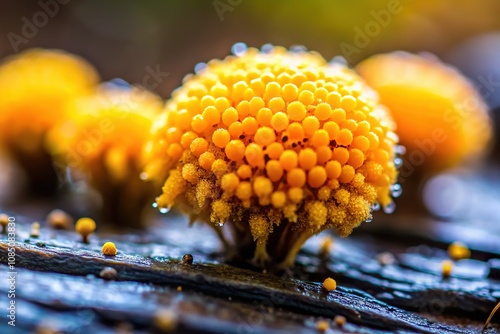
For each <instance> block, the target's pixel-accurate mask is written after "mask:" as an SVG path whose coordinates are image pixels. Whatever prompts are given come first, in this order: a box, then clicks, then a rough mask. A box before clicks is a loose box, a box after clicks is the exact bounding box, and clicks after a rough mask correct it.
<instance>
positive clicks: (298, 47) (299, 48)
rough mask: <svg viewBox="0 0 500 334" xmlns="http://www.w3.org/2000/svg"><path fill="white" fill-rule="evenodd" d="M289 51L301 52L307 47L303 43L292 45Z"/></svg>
mask: <svg viewBox="0 0 500 334" xmlns="http://www.w3.org/2000/svg"><path fill="white" fill-rule="evenodd" d="M290 51H291V52H295V53H303V52H307V48H306V47H305V46H304V45H292V46H291V47H290Z"/></svg>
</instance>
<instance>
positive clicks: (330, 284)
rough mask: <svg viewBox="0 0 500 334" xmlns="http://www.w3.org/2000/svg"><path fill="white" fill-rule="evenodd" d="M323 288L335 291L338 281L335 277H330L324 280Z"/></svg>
mask: <svg viewBox="0 0 500 334" xmlns="http://www.w3.org/2000/svg"><path fill="white" fill-rule="evenodd" d="M323 288H325V289H326V290H328V291H333V290H335V289H337V282H336V281H335V280H334V279H333V278H331V277H328V278H327V279H325V280H324V281H323Z"/></svg>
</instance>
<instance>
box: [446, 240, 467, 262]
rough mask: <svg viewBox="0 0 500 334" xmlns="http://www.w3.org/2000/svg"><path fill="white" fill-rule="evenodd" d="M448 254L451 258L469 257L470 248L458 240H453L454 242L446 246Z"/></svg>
mask: <svg viewBox="0 0 500 334" xmlns="http://www.w3.org/2000/svg"><path fill="white" fill-rule="evenodd" d="M448 254H449V255H450V257H451V258H452V259H453V260H462V259H468V258H470V250H469V248H468V247H467V246H466V245H465V244H464V243H461V242H459V241H455V242H454V243H452V244H450V246H448Z"/></svg>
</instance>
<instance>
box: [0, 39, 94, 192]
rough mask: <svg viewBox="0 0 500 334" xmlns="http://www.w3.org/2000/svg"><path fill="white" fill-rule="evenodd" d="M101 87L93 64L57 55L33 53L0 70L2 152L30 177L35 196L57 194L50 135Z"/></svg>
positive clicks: (10, 59) (8, 60)
mask: <svg viewBox="0 0 500 334" xmlns="http://www.w3.org/2000/svg"><path fill="white" fill-rule="evenodd" d="M97 82H98V75H97V73H96V71H95V69H94V68H93V67H92V66H91V65H90V64H89V63H87V62H86V61H85V60H83V59H82V58H80V57H78V56H76V55H72V54H69V53H66V52H63V51H59V50H44V49H30V50H26V51H23V52H21V53H19V54H17V55H13V56H10V57H7V58H5V59H4V60H3V62H2V63H1V64H0V91H1V92H2V93H1V94H0V128H1V129H2V131H0V148H1V149H2V150H5V152H6V153H7V154H8V155H9V156H10V157H12V158H13V159H14V160H15V161H16V162H17V163H18V164H19V165H20V167H21V168H22V169H23V170H24V172H26V175H27V177H28V180H29V181H30V183H31V186H32V187H33V190H34V191H54V190H56V189H57V181H58V179H57V178H58V175H56V173H55V171H54V167H53V165H52V161H51V158H50V155H49V152H48V151H47V147H46V142H45V141H46V136H47V133H48V131H49V130H50V129H51V128H53V127H54V126H56V125H58V124H60V123H62V122H65V121H67V120H68V119H70V118H71V117H73V115H72V110H71V105H72V103H73V101H74V100H75V99H77V98H80V97H82V96H86V95H87V94H91V93H92V92H93V90H94V89H95V87H96V85H97Z"/></svg>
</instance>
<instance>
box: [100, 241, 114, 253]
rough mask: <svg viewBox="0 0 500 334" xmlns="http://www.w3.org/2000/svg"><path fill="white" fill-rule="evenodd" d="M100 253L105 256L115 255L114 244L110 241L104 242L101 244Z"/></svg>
mask: <svg viewBox="0 0 500 334" xmlns="http://www.w3.org/2000/svg"><path fill="white" fill-rule="evenodd" d="M102 254H104V255H106V256H115V255H116V246H115V244H114V243H112V242H111V241H108V242H105V243H104V245H102Z"/></svg>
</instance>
